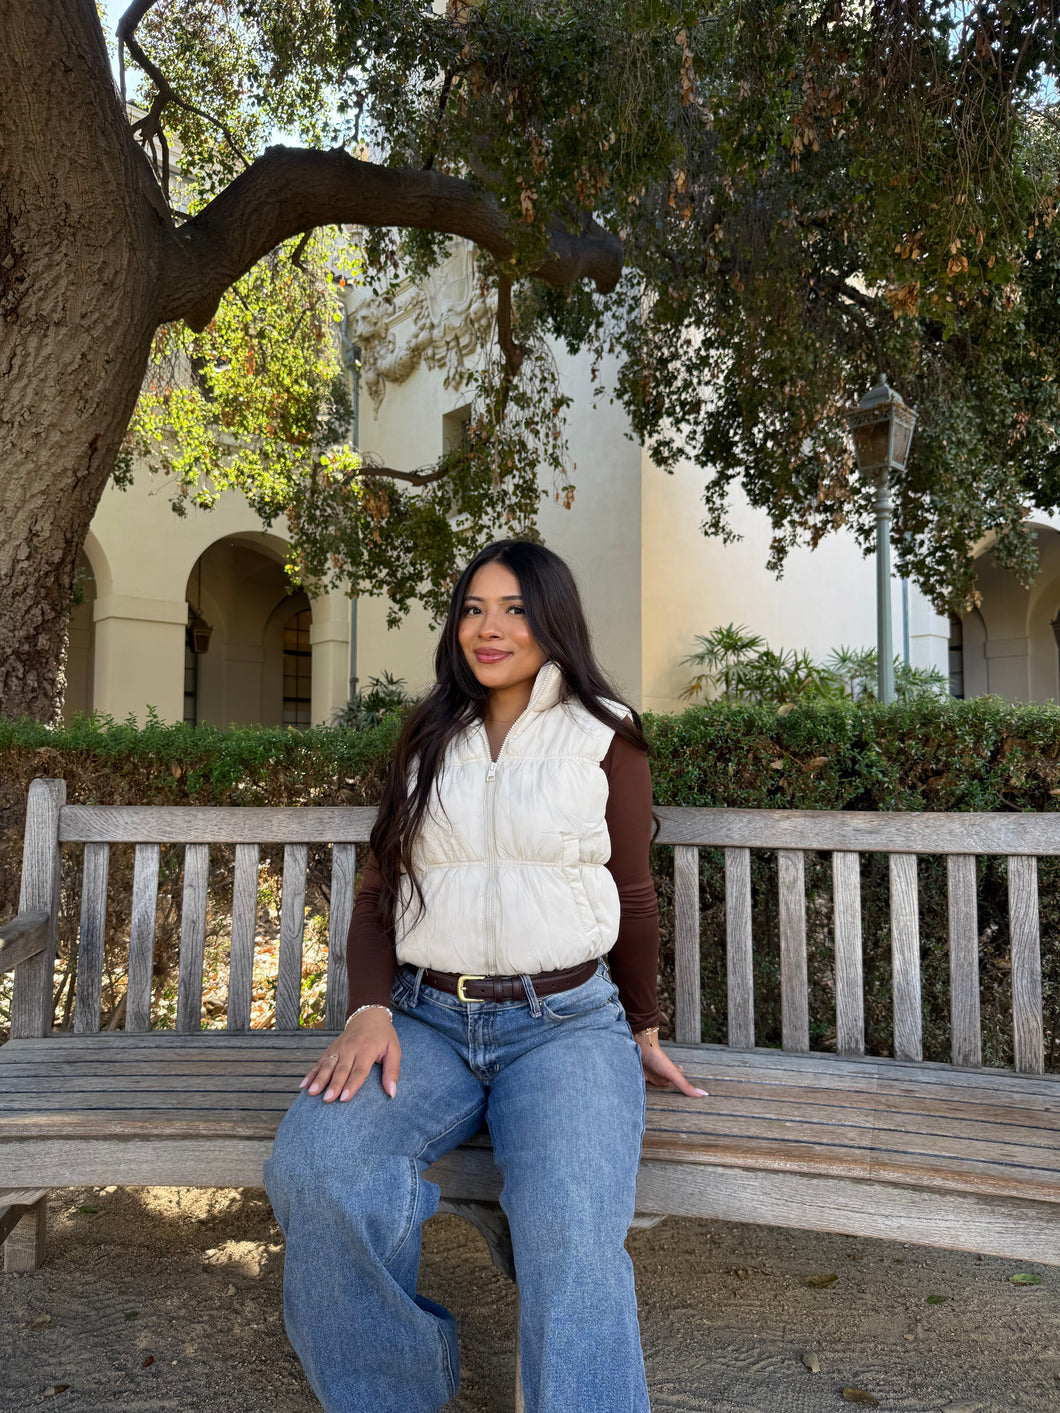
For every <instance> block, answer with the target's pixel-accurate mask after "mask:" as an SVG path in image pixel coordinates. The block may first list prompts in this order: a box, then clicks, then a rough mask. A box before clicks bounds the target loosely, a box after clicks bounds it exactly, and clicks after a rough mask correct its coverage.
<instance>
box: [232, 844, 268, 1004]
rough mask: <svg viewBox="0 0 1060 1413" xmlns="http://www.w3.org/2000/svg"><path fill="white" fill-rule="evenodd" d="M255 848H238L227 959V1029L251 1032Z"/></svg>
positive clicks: (255, 926)
mask: <svg viewBox="0 0 1060 1413" xmlns="http://www.w3.org/2000/svg"><path fill="white" fill-rule="evenodd" d="M260 858H261V850H260V848H259V846H258V845H257V844H237V845H236V863H235V873H234V876H233V879H232V947H231V951H230V952H229V957H228V1019H227V1021H226V1025H227V1028H228V1029H229V1030H235V1031H246V1030H249V1029H250V1006H251V1001H252V999H253V992H254V941H255V937H256V936H257V930H258V864H259V861H260Z"/></svg>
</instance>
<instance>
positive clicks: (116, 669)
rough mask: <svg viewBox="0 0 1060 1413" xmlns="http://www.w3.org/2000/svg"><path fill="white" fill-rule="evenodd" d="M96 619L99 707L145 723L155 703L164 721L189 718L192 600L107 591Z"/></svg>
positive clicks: (119, 717) (94, 698)
mask: <svg viewBox="0 0 1060 1413" xmlns="http://www.w3.org/2000/svg"><path fill="white" fill-rule="evenodd" d="M93 618H94V620H95V625H96V644H95V670H94V673H93V691H92V706H93V710H94V711H101V712H105V713H106V714H107V715H108V716H112V717H114V719H115V720H116V721H124V720H125V719H126V717H128V716H133V717H135V718H136V720H137V721H139V722H141V723H142V722H143V721H144V720H145V719H146V714H147V707H148V706H151V707H154V709H155V711H157V713H158V715H159V716H160V717H161V718H162V720H163V721H183V720H184V634H185V629H186V628H187V623H188V605H187V603H186V602H185V601H184V600H183V599H179V600H177V599H147V598H134V597H131V596H130V595H126V594H105V595H103V596H102V597H101V598H98V599H96V602H95V608H94V612H93Z"/></svg>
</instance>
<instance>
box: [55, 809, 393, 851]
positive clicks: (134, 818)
mask: <svg viewBox="0 0 1060 1413" xmlns="http://www.w3.org/2000/svg"><path fill="white" fill-rule="evenodd" d="M375 816H376V811H375V809H374V808H371V809H370V808H366V807H364V806H356V807H352V806H351V807H346V806H337V805H315V806H314V807H313V808H312V809H290V808H287V809H285V808H274V807H269V808H263V807H261V806H257V805H211V806H207V807H203V806H200V805H65V806H64V807H63V809H62V810H61V811H60V813H59V839H60V841H61V842H62V843H64V844H72V843H87V842H89V841H93V840H95V841H103V840H105V841H106V842H108V843H111V844H121V843H126V844H141V843H144V842H147V843H157V844H185V843H189V842H191V843H197V844H331V843H336V842H339V843H343V844H360V843H363V842H364V841H365V840H367V838H368V835H369V834H370V833H371V830H372V825H373V823H374V822H375Z"/></svg>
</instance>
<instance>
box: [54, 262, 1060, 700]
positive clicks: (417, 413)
mask: <svg viewBox="0 0 1060 1413" xmlns="http://www.w3.org/2000/svg"><path fill="white" fill-rule="evenodd" d="M490 319H491V310H490V308H489V305H488V304H487V303H486V302H485V300H484V299H483V297H482V295H481V292H480V290H479V286H478V281H477V279H476V278H475V277H474V272H473V267H472V263H471V259H470V255H469V254H468V252H467V251H466V250H458V251H457V254H456V255H455V256H454V258H453V259H452V260H451V261H450V262H449V263H448V265H447V266H446V267H445V268H444V269H443V271H442V272H441V273H440V274H439V275H438V276H437V277H436V278H435V279H434V280H433V281H432V283H431V285H430V286H429V287H428V288H427V289H426V290H423V289H416V288H414V287H412V286H409V287H407V288H406V289H405V290H404V292H403V293H402V294H401V295H400V296H399V298H398V301H397V305H396V308H395V307H394V306H390V305H384V304H383V303H382V302H381V301H376V300H371V299H366V298H364V296H363V293H362V292H361V291H353V292H352V293H351V295H350V310H349V317H348V320H347V338H348V341H349V344H350V345H351V346H356V348H357V349H358V351H359V355H360V361H361V373H360V397H359V416H358V423H359V426H358V438H359V444H360V446H361V447H362V449H364V450H365V451H369V452H373V453H376V454H377V455H378V456H379V458H380V459H381V460H382V461H383V462H385V463H387V464H390V465H398V466H402V465H403V466H409V467H413V466H419V465H423V464H424V463H425V462H428V461H430V460H433V459H434V458H435V457H436V456H438V455H439V453H440V452H442V451H443V450H444V449H445V448H446V447H447V446H448V445H451V444H452V439H453V438H454V437H456V436H459V434H460V427H461V424H462V422H463V419H464V417H465V416H466V413H467V393H466V392H465V391H462V386H461V372H462V370H463V368H464V367H465V365H466V363H467V362H471V361H473V360H474V358H475V356H476V353H475V350H476V348H477V346H478V341H479V339H480V337H481V336H482V334H483V333H484V332H486V331H488V326H489V321H490ZM556 356H557V362H558V364H559V368H560V375H561V379H562V383H563V386H564V387H565V389H566V390H567V391H568V392H569V393H570V394H571V395H572V397H573V407H572V409H571V412H570V414H569V416H570V421H569V442H570V450H571V455H572V458H573V460H574V462H575V464H576V466H577V471H576V474H575V478H574V479H575V483H576V487H577V491H576V496H575V501H574V505H573V507H572V508H571V509H570V510H564V509H563V508H562V507H561V506H559V505H557V504H556V503H555V502H554V501H553V499H552V497H551V495H547V496H546V497H545V498H544V499H543V501H542V510H541V515H540V520H539V524H540V528H541V531H542V533H543V535H544V537H545V540H546V542H547V543H548V544H549V545H550V546H551V547H552V548H554V549H555V550H557V551H558V552H559V553H560V554H562V555H564V556H565V557H566V558H567V559H568V561H569V562H570V563H571V565H572V567H573V568H574V570H575V573H576V575H577V577H578V580H579V583H580V584H581V587H582V590H583V593H584V596H585V601H586V606H587V609H588V612H589V615H590V619H591V622H592V624H593V627H594V634H595V639H596V646H597V651H598V655H599V657H600V660H601V661H602V663H603V664H604V665H605V667H606V668H607V669H608V670H609V671H610V672H611V674H612V675H613V676H614V678H615V680H616V683H617V685H618V686H619V688H620V689H621V690H622V692H623V693H624V694H625V695H626V696H627V698H628V699H629V700H630V701H631V702H632V703H633V704H634V705H635V706H637V707H638V708H639V709H642V710H654V711H672V710H679V709H680V708H681V707H683V706H684V705H685V702H684V701H683V700H682V698H681V696H680V692H681V689H682V687H683V686H684V684H685V683H686V682H687V681H688V679H689V677H690V676H691V675H692V669H690V668H689V667H687V666H683V665H682V664H681V659H682V658H683V657H685V656H686V655H688V654H689V653H690V652H691V651H692V650H693V647H694V643H693V639H694V636H695V635H696V634H697V633H698V634H704V633H707V632H709V631H710V629H711V628H713V627H715V626H717V625H719V624H725V623H730V622H732V623H737V624H744V625H746V626H747V627H748V628H750V629H751V630H752V631H755V632H758V633H761V634H762V635H763V636H764V637H765V638H766V640H767V641H768V642H769V644H770V645H771V646H772V647H775V648H799V649H806V650H808V651H809V652H811V653H812V654H814V655H815V656H819V657H823V656H824V655H826V654H827V653H828V652H829V650H831V649H832V648H835V647H838V646H840V645H844V644H845V645H848V646H851V647H861V646H867V645H871V644H872V643H873V642H874V640H875V571H874V564H873V561H872V559H865V558H864V557H863V556H862V555H861V553H860V551H859V550H858V548H857V546H856V544H855V543H854V542H853V540H852V538H851V537H850V536H848V535H842V534H837V535H835V536H832V537H830V538H829V539H827V540H826V541H825V542H824V543H823V544H822V545H821V546H820V547H819V548H818V549H817V550H815V551H813V552H812V553H811V552H810V551H808V550H798V551H795V552H794V553H792V555H791V556H790V557H789V560H788V565H787V568H786V570H785V573H784V577H783V578H782V579H780V580H777V579H775V578H774V577H773V576H772V575H771V574H770V573H768V572H767V570H766V569H765V567H764V566H765V563H766V559H767V557H768V553H769V539H770V531H769V526H768V523H767V521H766V519H765V517H764V516H762V515H761V514H760V513H758V512H755V511H752V510H751V509H750V508H749V507H748V506H747V505H746V504H742V503H740V502H739V501H738V500H737V502H736V503H735V504H734V506H733V517H732V518H733V525H734V528H735V529H736V531H737V532H738V533H739V535H740V536H741V538H740V539H739V540H738V541H737V542H736V543H733V544H728V545H723V544H721V543H720V542H718V541H717V540H712V539H707V538H705V537H704V536H703V534H702V533H701V530H700V524H701V520H702V512H701V497H702V478H701V475H700V473H699V472H697V471H696V469H695V468H693V467H686V468H682V469H680V470H679V471H678V472H677V473H676V474H675V475H673V476H670V475H666V474H664V473H662V472H660V471H659V470H658V469H657V468H656V467H654V466H653V465H652V464H651V463H650V461H649V460H648V458H647V456H646V455H645V454H644V453H643V451H642V450H641V448H640V447H639V446H638V445H637V444H636V443H635V442H634V441H632V440H631V439H630V438H629V437H628V436H627V423H626V420H625V417H624V415H623V413H622V411H621V409H620V408H619V407H617V406H615V405H611V404H609V403H608V402H606V401H605V400H602V399H601V400H599V401H596V402H595V403H594V400H593V397H592V391H593V385H592V384H591V383H590V378H589V369H588V365H587V363H586V362H585V361H584V360H581V359H578V358H571V357H569V356H567V355H566V354H565V353H564V352H563V351H562V350H560V351H557V355H556ZM605 376H606V370H605ZM1038 528H1039V536H1040V540H1039V543H1040V548H1041V551H1042V572H1041V574H1040V576H1039V580H1038V582H1037V583H1036V584H1035V586H1034V588H1033V589H1032V590H1030V591H1029V592H1028V591H1024V590H1021V589H1019V588H1018V586H1016V585H1015V583H1014V581H1013V580H1012V579H1011V578H1010V577H1008V576H1007V575H1006V574H1005V573H1004V571H1002V570H1001V569H999V568H998V567H997V566H996V565H995V564H994V562H993V559H992V557H991V555H990V553H989V547H988V546H983V551H982V553H981V555H980V558H979V581H980V585H981V588H982V591H983V604H982V607H981V609H980V610H979V611H977V612H974V613H971V614H969V615H967V616H966V617H965V618H964V620H963V621H962V620H960V619H957V620H954V621H951V620H947V619H944V618H940V617H939V616H938V615H937V614H935V613H934V612H933V611H932V609H931V607H930V605H928V604H927V602H926V601H925V600H924V599H923V597H922V596H921V595H920V594H919V593H918V592H917V591H916V590H915V589H914V588H913V587H912V586H910V588H909V590H908V594H907V595H906V596H905V602H904V603H903V594H902V589H901V585H900V584H899V582H898V581H897V580H896V581H895V582H894V586H893V590H894V599H893V608H894V614H893V618H894V624H895V649H896V651H897V652H899V653H900V652H902V651H903V640H906V641H907V642H908V652H909V658H910V661H912V662H913V663H914V664H917V665H925V666H926V665H935V666H936V667H938V668H940V669H941V670H942V671H943V672H946V671H950V673H951V682H952V686H953V690H954V691H955V692H956V693H957V694H958V695H967V696H973V695H979V694H981V693H984V692H997V693H999V694H1000V695H1002V696H1004V697H1007V698H1009V699H1012V700H1028V699H1030V700H1041V699H1045V698H1060V654H1058V649H1057V636H1056V634H1057V632H1058V631H1060V630H1058V629H1054V626H1053V625H1054V623H1056V622H1057V621H1058V619H1060V520H1057V522H1056V524H1055V525H1054V524H1053V523H1050V522H1049V521H1045V520H1043V521H1042V523H1041V524H1040V526H1039V527H1038ZM285 545H286V539H285V527H283V526H280V525H274V526H273V527H271V528H270V529H269V530H268V531H267V532H266V531H263V530H262V528H261V526H260V524H259V522H258V521H257V519H256V517H255V516H254V515H253V513H252V512H251V511H250V508H249V507H248V506H247V505H246V503H245V502H244V501H243V500H242V498H241V497H240V496H238V495H233V494H230V495H226V496H225V497H224V498H223V499H222V500H221V501H220V503H219V504H218V505H217V506H216V507H215V508H214V509H213V510H212V511H196V510H192V511H190V512H189V514H188V515H187V517H186V518H183V519H181V518H178V517H177V516H175V515H174V514H173V512H172V511H171V509H170V503H169V498H168V490H167V487H166V485H165V483H164V482H163V481H161V480H160V479H156V478H154V477H152V476H151V475H150V474H148V473H146V472H142V473H141V474H140V475H139V477H138V478H137V479H136V481H135V484H134V486H133V487H132V489H131V490H129V491H119V490H116V489H114V488H113V487H110V488H108V490H107V492H106V493H105V495H104V497H103V501H102V503H101V505H100V508H99V511H98V512H97V515H96V517H95V519H94V521H93V523H92V530H91V534H90V535H89V538H88V542H87V544H86V547H85V560H86V562H85V564H84V565H83V572H84V588H85V598H84V602H83V603H82V604H81V605H80V606H79V607H78V609H77V610H76V612H75V614H74V618H73V622H72V625H71V634H70V653H69V662H68V680H69V689H68V696H67V713H68V714H71V713H72V712H74V711H76V710H81V711H91V710H95V711H101V712H106V713H109V714H110V715H112V716H114V717H116V718H118V719H122V718H124V717H126V716H128V715H129V714H132V715H134V716H135V717H137V718H138V719H140V720H142V719H143V718H144V717H145V715H146V713H147V710H148V708H149V707H153V708H154V709H155V710H156V711H157V713H158V715H159V716H160V717H161V718H162V719H163V720H167V721H175V720H182V719H183V720H188V721H197V722H211V723H214V724H218V725H226V724H228V723H230V722H234V723H246V722H263V723H266V724H282V723H287V724H291V725H301V724H305V723H308V722H313V723H318V722H326V721H329V720H330V719H331V718H332V716H333V715H334V713H335V712H337V711H338V710H339V709H340V708H341V707H342V706H343V705H344V704H345V703H346V701H347V700H348V694H349V684H350V680H351V678H354V677H356V678H358V679H359V680H360V681H361V682H362V683H364V682H365V681H366V680H367V679H368V678H370V677H373V676H381V675H382V674H383V673H384V672H390V673H392V674H393V675H394V676H396V677H401V678H404V679H405V681H406V682H407V683H408V685H409V687H410V688H413V689H419V688H421V687H423V686H425V685H426V683H427V682H428V680H429V678H430V675H431V656H432V652H433V645H434V640H435V631H434V629H432V627H431V626H430V624H429V623H428V621H427V618H426V615H425V614H424V613H423V612H422V611H421V610H415V611H413V612H412V613H411V614H410V616H409V617H408V618H407V619H406V620H405V622H404V623H403V624H402V626H401V627H400V628H398V629H394V630H389V629H388V628H387V627H386V604H385V603H384V602H383V601H381V600H379V599H373V598H362V599H361V600H360V601H351V600H350V599H349V598H348V597H346V595H344V594H343V593H341V592H335V593H328V594H325V595H323V596H322V597H320V598H310V597H309V596H307V595H306V594H304V593H300V592H298V593H291V592H289V585H288V583H287V580H286V578H285V576H284V572H283V563H284V555H285ZM903 624H904V631H903Z"/></svg>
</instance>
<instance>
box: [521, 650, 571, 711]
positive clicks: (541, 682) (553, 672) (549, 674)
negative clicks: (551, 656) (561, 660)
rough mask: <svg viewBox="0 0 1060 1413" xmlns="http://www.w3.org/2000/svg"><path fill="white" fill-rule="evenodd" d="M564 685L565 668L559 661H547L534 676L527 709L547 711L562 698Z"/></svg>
mask: <svg viewBox="0 0 1060 1413" xmlns="http://www.w3.org/2000/svg"><path fill="white" fill-rule="evenodd" d="M563 685H564V683H563V669H562V668H561V667H560V666H559V664H558V663H555V662H552V661H549V662H546V663H545V664H544V666H543V667H541V668H540V669H539V671H538V674H537V676H536V677H535V678H534V688H533V691H532V692H531V693H530V700H529V702H528V703H527V706H526V709H527V711H547V710H548V708H549V707H554V706H555V705H556V704H557V702H558V701H559V699H560V693H561V692H562V690H563Z"/></svg>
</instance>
